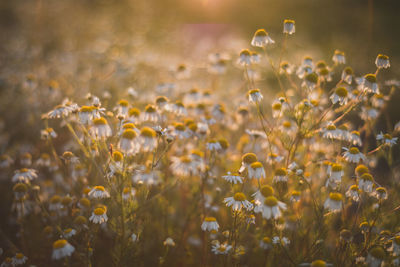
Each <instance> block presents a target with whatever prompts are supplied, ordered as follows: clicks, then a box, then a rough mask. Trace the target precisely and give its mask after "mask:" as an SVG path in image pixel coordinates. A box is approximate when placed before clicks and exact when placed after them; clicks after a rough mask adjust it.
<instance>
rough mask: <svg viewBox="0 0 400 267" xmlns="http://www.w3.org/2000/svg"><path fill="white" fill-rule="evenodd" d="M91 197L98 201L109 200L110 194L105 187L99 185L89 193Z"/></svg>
mask: <svg viewBox="0 0 400 267" xmlns="http://www.w3.org/2000/svg"><path fill="white" fill-rule="evenodd" d="M88 195H89V197H91V198H97V199H102V198H109V197H110V193H108V192H107V191H106V190H105V189H104V186H101V185H98V186H95V187H93V189H92V190H90V192H89V193H88Z"/></svg>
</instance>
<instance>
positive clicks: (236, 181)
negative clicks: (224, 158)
mask: <svg viewBox="0 0 400 267" xmlns="http://www.w3.org/2000/svg"><path fill="white" fill-rule="evenodd" d="M222 178H224V179H225V180H226V181H228V182H230V183H233V184H242V183H243V180H242V179H243V178H242V177H241V176H238V175H232V174H231V172H228V173H227V174H226V175H224V176H222Z"/></svg>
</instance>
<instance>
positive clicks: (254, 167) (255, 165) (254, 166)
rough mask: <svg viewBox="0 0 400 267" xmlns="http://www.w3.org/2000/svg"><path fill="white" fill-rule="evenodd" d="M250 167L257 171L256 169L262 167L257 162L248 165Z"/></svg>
mask: <svg viewBox="0 0 400 267" xmlns="http://www.w3.org/2000/svg"><path fill="white" fill-rule="evenodd" d="M250 167H251V168H253V169H258V168H262V167H263V165H262V163H261V162H259V161H257V162H253V163H252V164H251V165H250Z"/></svg>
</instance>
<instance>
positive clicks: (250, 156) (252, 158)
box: [239, 153, 257, 173]
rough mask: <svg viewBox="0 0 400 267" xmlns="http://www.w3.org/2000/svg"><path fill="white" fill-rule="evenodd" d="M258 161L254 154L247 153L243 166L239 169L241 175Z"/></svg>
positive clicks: (243, 158)
mask: <svg viewBox="0 0 400 267" xmlns="http://www.w3.org/2000/svg"><path fill="white" fill-rule="evenodd" d="M256 161H257V156H256V154H254V153H246V154H244V155H243V156H242V166H241V167H240V169H239V173H242V172H243V171H244V170H246V169H248V168H249V167H250V165H251V164H252V163H254V162H256Z"/></svg>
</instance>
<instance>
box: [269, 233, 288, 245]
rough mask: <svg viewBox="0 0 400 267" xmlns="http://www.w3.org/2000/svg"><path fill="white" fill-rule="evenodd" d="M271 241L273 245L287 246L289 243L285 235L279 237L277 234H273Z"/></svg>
mask: <svg viewBox="0 0 400 267" xmlns="http://www.w3.org/2000/svg"><path fill="white" fill-rule="evenodd" d="M272 243H273V244H275V245H282V246H285V247H286V246H288V245H289V244H290V240H289V238H287V237H285V236H284V237H282V238H280V237H279V236H274V237H273V238H272Z"/></svg>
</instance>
